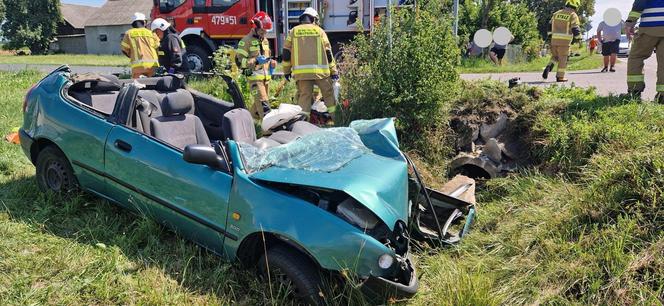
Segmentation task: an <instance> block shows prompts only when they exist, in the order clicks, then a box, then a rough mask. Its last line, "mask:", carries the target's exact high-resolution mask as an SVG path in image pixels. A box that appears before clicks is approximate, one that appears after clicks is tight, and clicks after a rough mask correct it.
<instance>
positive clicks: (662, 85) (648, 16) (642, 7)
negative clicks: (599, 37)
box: [625, 0, 664, 104]
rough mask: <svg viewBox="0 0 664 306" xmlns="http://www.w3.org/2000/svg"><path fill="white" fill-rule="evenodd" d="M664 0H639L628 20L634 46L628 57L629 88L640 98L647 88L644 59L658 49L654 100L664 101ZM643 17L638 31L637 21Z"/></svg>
mask: <svg viewBox="0 0 664 306" xmlns="http://www.w3.org/2000/svg"><path fill="white" fill-rule="evenodd" d="M663 16H664V1H663V0H636V1H634V5H633V6H632V12H631V13H629V17H628V18H627V22H626V23H625V32H626V33H627V37H628V38H629V39H632V37H634V42H633V43H632V49H631V51H630V53H629V58H628V60H627V88H628V90H629V93H630V94H631V95H633V96H634V97H635V98H641V93H643V90H645V88H646V83H645V79H644V76H643V66H644V63H643V62H644V61H645V60H646V59H647V58H649V57H650V56H651V55H652V53H653V51H654V50H657V96H656V98H655V101H656V102H658V103H662V104H664V17H663ZM639 18H640V19H641V23H640V24H639V29H638V31H636V33H635V29H634V28H635V26H636V22H637V21H638V20H639Z"/></svg>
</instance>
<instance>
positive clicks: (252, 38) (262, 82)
mask: <svg viewBox="0 0 664 306" xmlns="http://www.w3.org/2000/svg"><path fill="white" fill-rule="evenodd" d="M251 26H252V29H251V32H249V34H247V36H245V37H244V38H242V40H240V42H239V43H238V47H237V50H236V57H235V61H236V63H237V65H238V67H240V69H242V70H243V71H244V74H245V75H246V76H247V80H248V81H249V87H250V89H251V93H252V95H253V96H254V104H253V105H252V107H251V110H250V112H251V115H252V116H253V117H254V118H256V119H262V118H263V116H265V114H267V113H269V112H270V98H269V96H268V92H269V83H270V81H271V80H272V76H271V74H270V71H271V70H272V69H274V68H275V67H276V66H277V62H276V61H275V60H272V59H271V54H270V44H269V42H268V40H267V38H265V35H266V34H267V31H270V30H272V19H271V18H270V16H269V15H268V14H267V13H265V12H258V13H256V15H254V17H253V18H251Z"/></svg>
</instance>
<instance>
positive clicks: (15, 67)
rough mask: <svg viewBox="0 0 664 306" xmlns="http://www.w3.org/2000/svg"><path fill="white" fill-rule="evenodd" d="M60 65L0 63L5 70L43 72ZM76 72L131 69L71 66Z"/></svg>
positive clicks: (107, 71)
mask: <svg viewBox="0 0 664 306" xmlns="http://www.w3.org/2000/svg"><path fill="white" fill-rule="evenodd" d="M58 67H60V65H34V64H0V70H3V71H21V70H26V69H31V70H37V71H41V72H51V71H53V70H55V69H56V68H58ZM70 67H71V69H72V71H73V72H74V73H100V74H114V73H122V72H124V71H125V70H129V69H128V68H124V67H105V66H70Z"/></svg>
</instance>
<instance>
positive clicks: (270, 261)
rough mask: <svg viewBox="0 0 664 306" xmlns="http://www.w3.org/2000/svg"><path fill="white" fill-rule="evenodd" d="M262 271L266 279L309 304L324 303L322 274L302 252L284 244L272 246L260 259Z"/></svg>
mask: <svg viewBox="0 0 664 306" xmlns="http://www.w3.org/2000/svg"><path fill="white" fill-rule="evenodd" d="M259 270H260V273H261V274H262V275H263V276H264V277H265V278H266V280H269V281H272V282H276V283H277V284H279V285H281V287H282V288H290V289H291V293H292V294H293V295H294V296H295V297H296V298H298V299H300V300H301V301H303V302H305V303H307V304H309V305H322V304H323V298H322V294H321V286H322V282H321V274H320V270H319V269H318V267H316V265H315V264H314V263H312V262H311V260H309V258H307V257H306V256H304V255H303V254H302V253H300V252H298V251H296V250H294V249H292V248H288V247H285V246H282V245H277V246H274V247H272V248H270V249H269V250H268V251H267V253H266V254H263V256H262V257H261V259H260V261H259Z"/></svg>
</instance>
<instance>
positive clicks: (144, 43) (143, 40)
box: [120, 28, 159, 68]
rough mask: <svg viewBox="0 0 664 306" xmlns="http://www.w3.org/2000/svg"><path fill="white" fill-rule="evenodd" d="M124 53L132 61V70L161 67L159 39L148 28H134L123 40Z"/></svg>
mask: <svg viewBox="0 0 664 306" xmlns="http://www.w3.org/2000/svg"><path fill="white" fill-rule="evenodd" d="M120 46H121V47H122V53H124V54H125V55H126V56H127V57H129V59H130V60H131V63H130V65H131V68H154V67H159V59H158V57H157V48H158V47H159V37H157V35H156V34H154V33H152V31H150V30H148V29H146V28H133V29H130V30H129V31H127V32H126V33H125V35H124V37H123V38H122V43H121V44H120Z"/></svg>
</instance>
